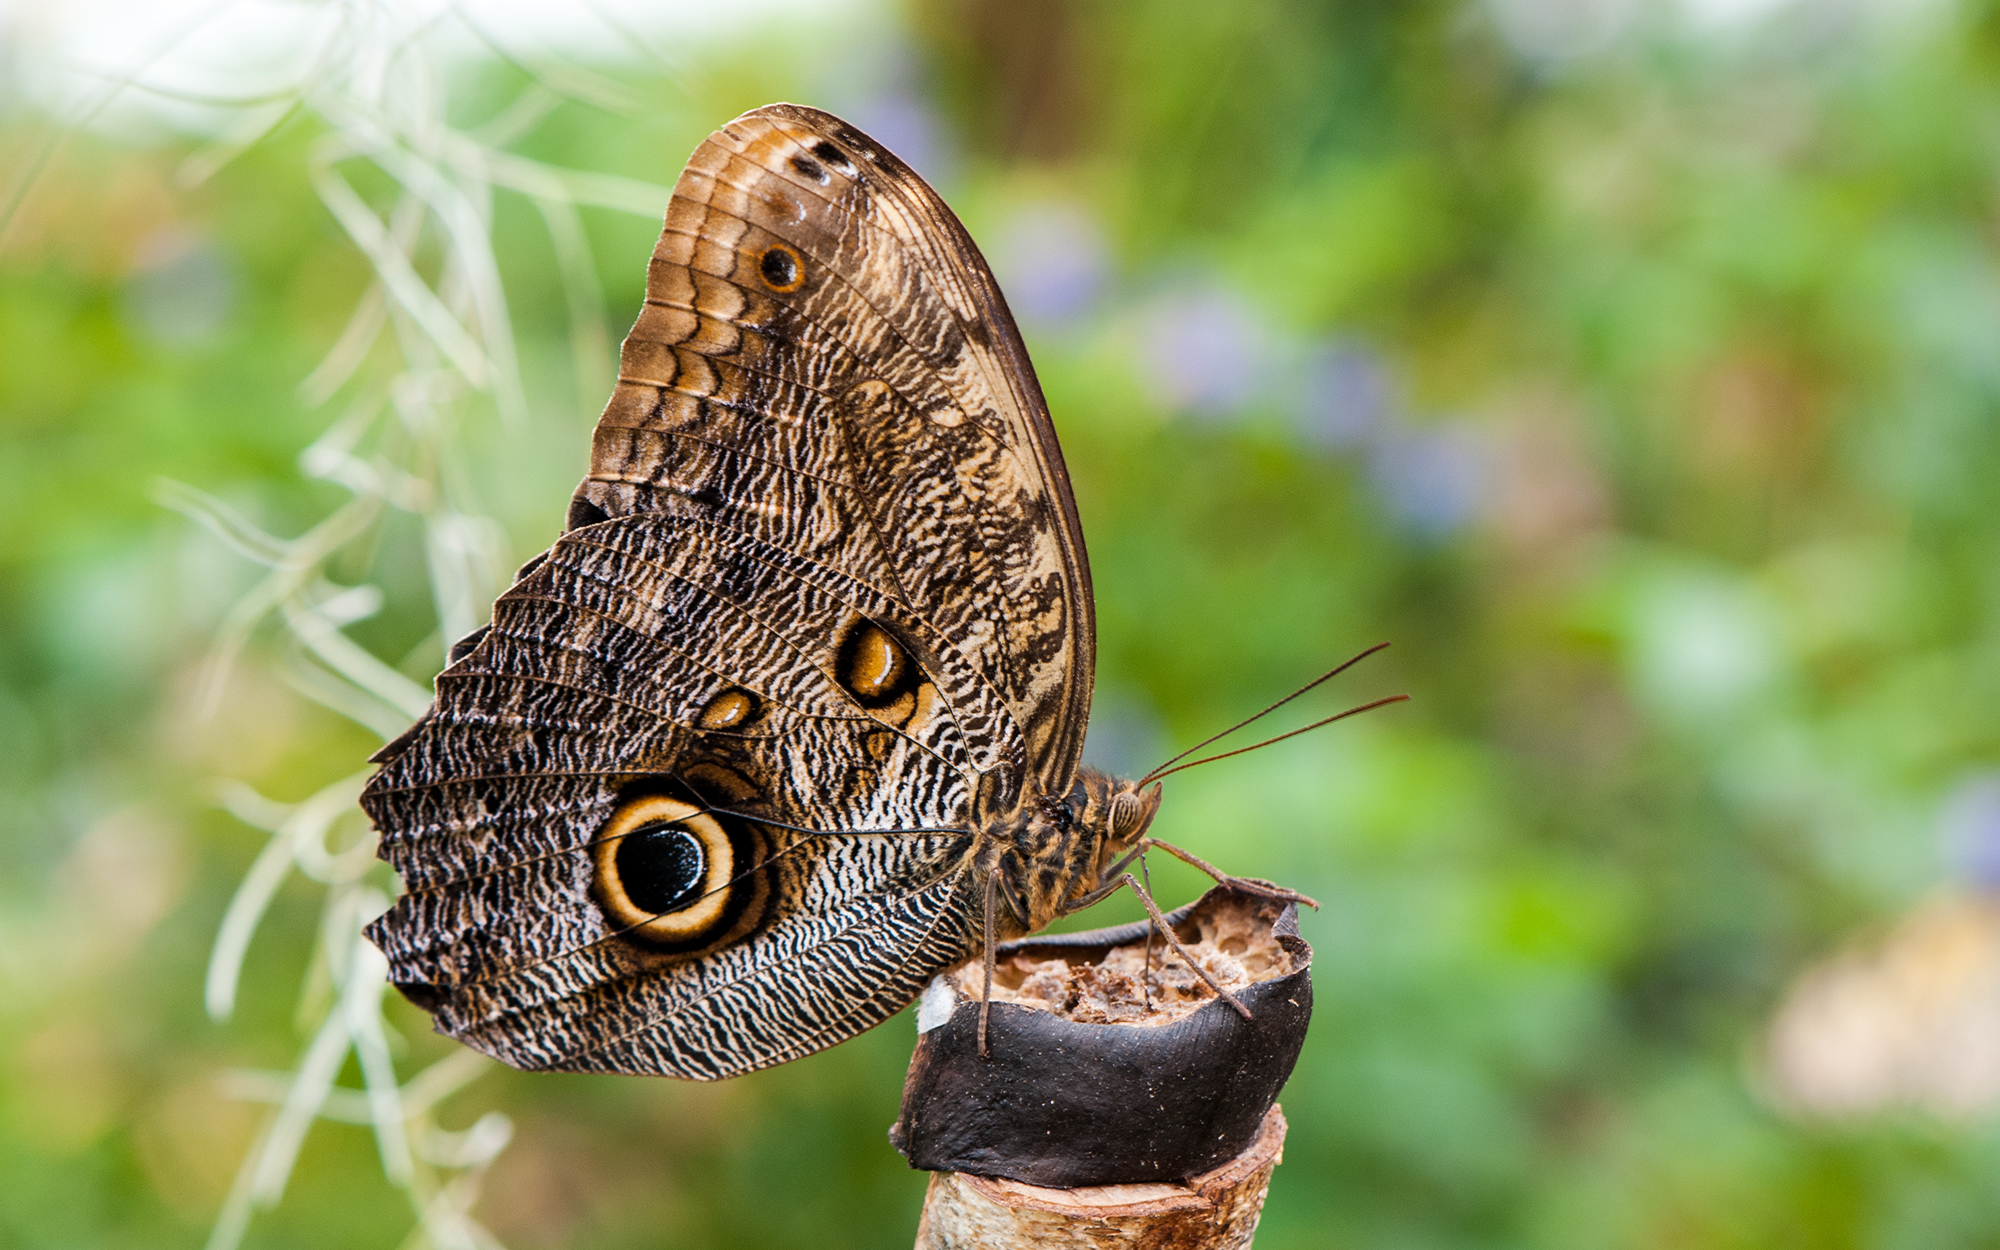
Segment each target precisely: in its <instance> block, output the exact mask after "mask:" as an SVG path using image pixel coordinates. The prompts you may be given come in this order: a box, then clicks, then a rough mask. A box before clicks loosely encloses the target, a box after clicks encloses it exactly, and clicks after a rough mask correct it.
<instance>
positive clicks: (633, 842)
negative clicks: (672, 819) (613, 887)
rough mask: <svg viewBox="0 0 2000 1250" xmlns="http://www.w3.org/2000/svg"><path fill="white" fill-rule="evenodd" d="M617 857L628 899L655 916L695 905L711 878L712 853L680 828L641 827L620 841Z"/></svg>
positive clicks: (635, 905)
mask: <svg viewBox="0 0 2000 1250" xmlns="http://www.w3.org/2000/svg"><path fill="white" fill-rule="evenodd" d="M614 858H615V859H616V861H617V868H618V880H619V881H621V882H623V883H624V886H625V897H626V898H628V899H630V900H631V901H632V905H633V906H634V907H636V908H638V909H639V910H640V911H643V912H651V913H653V914H654V915H664V914H666V913H667V912H671V911H678V910H680V909H681V908H682V907H685V906H687V904H689V903H691V902H693V901H694V899H695V896H696V895H698V894H700V893H701V887H702V883H703V882H704V881H706V880H707V878H708V852H707V851H705V850H704V849H702V844H701V839H700V838H697V837H696V836H695V835H694V834H692V833H690V832H688V831H687V830H686V829H685V828H683V827H681V826H680V825H665V824H651V825H641V826H640V827H639V828H637V829H634V830H633V831H632V832H630V833H628V834H626V835H625V836H624V837H623V838H621V839H619V842H618V850H617V851H616V852H614Z"/></svg>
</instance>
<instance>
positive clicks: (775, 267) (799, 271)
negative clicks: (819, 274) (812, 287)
mask: <svg viewBox="0 0 2000 1250" xmlns="http://www.w3.org/2000/svg"><path fill="white" fill-rule="evenodd" d="M757 270H758V272H759V273H761V274H762V275H763V276H764V285H765V286H768V287H770V288H771V289H772V290H773V291H776V292H778V293H779V294H781V295H782V294H787V293H789V292H792V291H796V290H798V289H799V287H800V286H802V285H804V283H805V266H804V265H802V264H800V263H799V254H798V253H797V252H795V251H793V250H792V249H791V248H789V247H787V246H785V245H784V244H783V243H775V244H773V245H771V246H770V247H768V248H766V249H765V250H764V255H763V256H762V257H761V258H759V260H758V262H757Z"/></svg>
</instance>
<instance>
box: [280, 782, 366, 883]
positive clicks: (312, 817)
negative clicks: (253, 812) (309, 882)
mask: <svg viewBox="0 0 2000 1250" xmlns="http://www.w3.org/2000/svg"><path fill="white" fill-rule="evenodd" d="M374 771H375V770H374V769H373V768H364V769H362V770H360V771H359V772H355V773H350V774H348V775H347V776H345V777H342V778H341V779H340V780H339V781H335V782H332V783H330V784H328V785H325V786H322V787H321V788H320V789H319V790H318V791H316V792H315V793H314V794H313V795H312V797H311V798H308V799H306V800H305V801H304V802H302V803H300V804H299V805H298V807H297V808H296V809H295V810H294V811H293V813H292V815H291V818H290V819H288V820H287V821H286V822H285V828H284V833H285V838H286V840H287V843H288V844H289V845H290V847H291V851H292V858H293V859H294V860H295V861H297V863H298V866H299V871H300V872H302V873H304V874H305V875H306V876H308V877H310V878H312V879H313V880H314V881H318V882H320V883H322V884H325V885H344V884H347V883H348V882H351V881H355V880H358V879H359V878H360V877H361V875H362V874H363V873H365V872H367V871H368V870H370V869H372V868H373V866H374V859H375V842H374V839H373V838H372V837H371V838H363V839H362V840H360V841H359V842H357V843H356V844H355V845H353V846H351V847H348V848H347V849H346V850H343V851H337V852H336V851H329V850H328V849H327V846H326V834H327V831H328V830H329V829H331V828H332V827H333V825H334V823H335V822H336V821H338V820H341V819H342V818H344V817H347V816H349V815H350V813H353V812H354V810H355V803H356V802H357V801H358V800H359V799H360V797H361V789H362V787H363V786H365V785H367V784H368V778H369V777H370V776H371V775H373V773H374Z"/></svg>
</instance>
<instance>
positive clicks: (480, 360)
mask: <svg viewBox="0 0 2000 1250" xmlns="http://www.w3.org/2000/svg"><path fill="white" fill-rule="evenodd" d="M313 186H314V189H315V190H317V191H318V192H319V198H320V203H322V204H324V205H326V209H327V211H328V212H330V213H332V214H333V217H334V220H335V221H337V222H339V223H340V226H341V229H343V230H345V231H347V236H348V237H349V238H350V239H353V240H354V244H355V246H356V247H358V248H360V249H361V251H362V254H363V255H365V256H366V257H367V258H368V261H369V263H370V264H371V265H373V266H374V268H375V274H376V276H377V277H378V278H379V279H380V280H381V282H382V285H383V287H384V288H385V289H386V290H387V291H388V292H389V295H390V296H391V297H392V298H393V299H394V300H395V302H396V304H397V305H398V306H399V307H401V308H402V310H403V311H404V312H405V313H407V314H409V316H410V318H411V320H413V321H415V322H416V324H417V326H418V327H419V328H420V329H422V331H423V332H424V334H425V335H426V336H427V337H429V339H430V340H431V341H432V342H433V343H435V344H437V347H438V350H439V351H441V352H443V353H444V355H445V358H446V359H448V360H450V361H451V363H452V367H453V368H455V369H457V370H458V371H459V372H460V373H461V374H463V375H464V376H465V378H466V380H467V381H469V382H471V383H472V384H473V385H474V386H478V387H481V388H486V387H490V386H491V385H492V381H493V377H494V368H493V363H492V361H490V360H489V359H488V358H487V355H486V353H485V352H484V351H483V350H481V348H480V346H479V344H478V343H477V342H475V341H474V340H473V337H472V335H471V334H469V333H467V332H466V329H465V327H464V326H462V325H460V324H459V322H458V319H457V318H455V317H453V316H452V315H451V313H450V312H449V311H447V310H446V308H445V307H444V305H443V304H441V303H439V302H438V299H437V296H436V295H435V294H433V293H432V291H431V289H430V287H429V286H427V285H425V283H424V280H423V278H422V277H420V276H418V274H417V271H416V269H415V268H414V267H413V266H411V264H410V261H409V258H408V257H406V256H404V255H403V254H402V253H401V252H400V251H398V250H397V249H395V248H394V247H393V246H392V240H391V238H390V235H389V232H388V230H387V229H386V228H385V227H384V226H383V224H382V221H381V219H380V218H378V217H376V216H375V214H374V212H373V211H372V210H370V209H369V207H368V206H367V204H365V203H363V202H362V199H361V197H360V196H359V195H357V194H355V191H354V188H352V187H350V186H348V185H347V182H346V180H344V179H342V178H341V177H340V175H338V174H336V173H335V172H333V170H332V169H331V168H330V167H324V166H315V168H314V170H313Z"/></svg>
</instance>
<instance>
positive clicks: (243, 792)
mask: <svg viewBox="0 0 2000 1250" xmlns="http://www.w3.org/2000/svg"><path fill="white" fill-rule="evenodd" d="M215 802H216V804H217V806H219V807H221V808H222V810H223V811H225V812H228V813H229V814H230V815H231V816H234V817H236V819H238V820H240V821H242V822H243V823H244V824H246V825H248V826H250V827H251V828H252V829H262V830H263V831H264V832H266V833H276V832H278V830H279V829H281V828H283V827H284V824H285V821H286V820H287V819H289V818H290V817H291V814H292V813H293V812H294V811H296V810H297V808H298V804H296V803H280V802H279V801H278V800H276V799H271V798H266V797H264V796H263V795H262V794H259V793H258V792H257V791H256V790H255V789H253V788H252V787H250V786H248V785H245V784H244V783H243V782H241V781H238V780H236V779H235V778H233V777H225V778H223V779H222V780H220V781H218V782H216V783H215Z"/></svg>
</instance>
